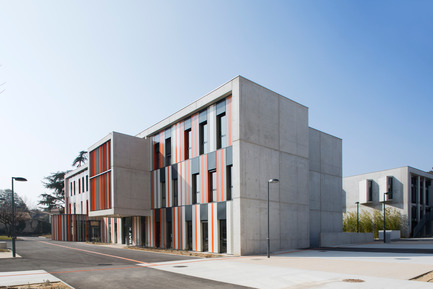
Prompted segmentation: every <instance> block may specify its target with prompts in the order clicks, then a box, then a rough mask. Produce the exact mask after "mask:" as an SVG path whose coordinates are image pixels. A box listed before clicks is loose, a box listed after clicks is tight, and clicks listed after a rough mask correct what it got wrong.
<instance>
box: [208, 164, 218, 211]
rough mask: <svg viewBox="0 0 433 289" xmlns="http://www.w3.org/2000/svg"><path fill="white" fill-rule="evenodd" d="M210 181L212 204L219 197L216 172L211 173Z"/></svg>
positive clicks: (209, 193)
mask: <svg viewBox="0 0 433 289" xmlns="http://www.w3.org/2000/svg"><path fill="white" fill-rule="evenodd" d="M208 180H209V182H208V184H209V187H208V202H209V203H211V202H213V201H214V200H216V196H217V174H216V171H215V170H213V171H209V173H208Z"/></svg>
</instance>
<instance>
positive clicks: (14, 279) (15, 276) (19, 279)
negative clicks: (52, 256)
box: [0, 270, 62, 286]
mask: <svg viewBox="0 0 433 289" xmlns="http://www.w3.org/2000/svg"><path fill="white" fill-rule="evenodd" d="M47 280H48V281H50V282H60V281H62V280H60V279H59V278H56V277H54V276H53V275H51V274H50V273H48V272H47V271H45V270H30V271H14V272H0V286H13V285H26V284H34V283H44V282H46V281H47Z"/></svg>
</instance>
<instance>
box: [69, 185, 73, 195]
mask: <svg viewBox="0 0 433 289" xmlns="http://www.w3.org/2000/svg"><path fill="white" fill-rule="evenodd" d="M70 185H71V190H70V192H69V194H70V195H71V196H72V194H73V193H74V190H73V189H72V182H71V183H70Z"/></svg>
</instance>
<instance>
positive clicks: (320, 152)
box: [89, 76, 347, 255]
mask: <svg viewBox="0 0 433 289" xmlns="http://www.w3.org/2000/svg"><path fill="white" fill-rule="evenodd" d="M89 152H90V153H91V157H90V161H89V167H90V174H89V175H90V180H91V184H90V190H91V193H90V204H91V206H90V213H89V216H97V217H105V218H112V217H116V218H117V217H119V219H118V220H117V221H116V225H115V226H117V227H116V228H118V229H116V231H115V233H113V230H114V229H107V231H110V232H111V233H110V234H108V235H110V236H112V235H113V234H114V235H115V236H116V242H120V241H121V242H127V243H128V240H130V242H129V243H134V244H138V245H144V246H149V247H162V248H174V249H181V250H194V251H209V252H215V253H216V252H223V253H228V254H234V255H248V254H260V253H264V252H266V248H267V246H266V244H267V243H266V237H267V193H268V180H269V179H273V178H277V179H279V183H275V184H274V183H272V184H269V192H270V224H271V225H270V241H271V251H283V250H288V249H293V248H307V247H310V246H313V247H316V246H319V245H320V239H321V238H320V234H322V233H327V234H328V235H330V234H333V233H335V234H337V235H336V236H339V235H338V234H339V233H341V231H342V214H341V207H342V203H341V200H342V141H341V139H339V138H337V137H334V136H331V135H329V134H326V133H323V132H321V131H318V130H316V129H312V128H310V127H309V125H308V108H307V107H305V106H303V105H301V104H299V103H297V102H294V101H292V100H290V99H288V98H286V97H284V96H282V95H279V94H278V93H275V92H273V91H271V90H269V89H267V88H264V87H262V86H260V85H258V84H256V83H254V82H252V81H250V80H247V79H245V78H243V77H240V76H239V77H236V78H234V79H233V80H231V81H229V82H227V83H226V84H224V85H222V86H220V87H219V88H217V89H215V90H214V91H212V92H210V93H208V94H207V95H205V96H203V97H202V98H200V99H198V100H197V101H195V102H193V103H192V104H190V105H188V106H186V107H185V108H183V109H181V110H180V111H178V112H176V113H174V114H173V115H171V116H169V117H167V118H166V119H164V120H162V121H160V122H158V123H157V124H155V125H154V126H152V127H150V128H148V129H146V130H144V131H143V132H141V133H139V134H138V135H136V136H135V137H132V136H125V135H121V134H118V133H112V134H110V135H108V136H107V137H105V138H103V139H102V140H101V141H99V142H98V143H96V144H95V145H93V146H91V147H90V148H89ZM92 152H93V153H92ZM108 155H109V156H110V157H107V156H108ZM92 190H95V191H97V192H98V193H95V196H96V197H93V195H92ZM92 198H93V199H92ZM92 204H93V205H92ZM120 217H122V218H121V219H120ZM113 220H114V219H113ZM119 220H121V225H119ZM113 222H114V221H108V219H107V223H109V225H108V227H110V228H111V227H112V224H113ZM108 227H107V228H108ZM119 230H120V231H121V232H120V233H119ZM346 239H347V238H346ZM125 240H126V241H125ZM111 242H114V240H113V239H111Z"/></svg>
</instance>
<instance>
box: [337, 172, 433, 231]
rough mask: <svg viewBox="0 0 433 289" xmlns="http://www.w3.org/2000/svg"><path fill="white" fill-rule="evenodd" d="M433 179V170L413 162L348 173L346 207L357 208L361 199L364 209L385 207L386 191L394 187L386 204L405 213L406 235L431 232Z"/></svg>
mask: <svg viewBox="0 0 433 289" xmlns="http://www.w3.org/2000/svg"><path fill="white" fill-rule="evenodd" d="M432 180H433V175H432V174H429V173H427V172H424V171H421V170H418V169H415V168H412V167H409V166H407V167H400V168H395V169H389V170H383V171H379V172H371V173H366V174H361V175H356V176H350V177H345V178H344V179H343V204H344V211H345V212H349V211H356V209H357V207H356V202H358V201H359V202H360V211H362V210H366V211H369V212H372V211H374V210H379V211H383V201H384V193H385V192H387V191H390V190H391V191H392V198H390V197H388V196H387V197H386V200H385V201H386V207H389V208H393V209H395V210H397V211H398V212H400V213H401V214H402V216H403V228H401V235H402V237H418V236H431V235H432V232H433V230H432V229H433V227H432V225H433V224H432V220H433V218H432V214H431V211H432V206H433V199H432V198H433V188H432Z"/></svg>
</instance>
